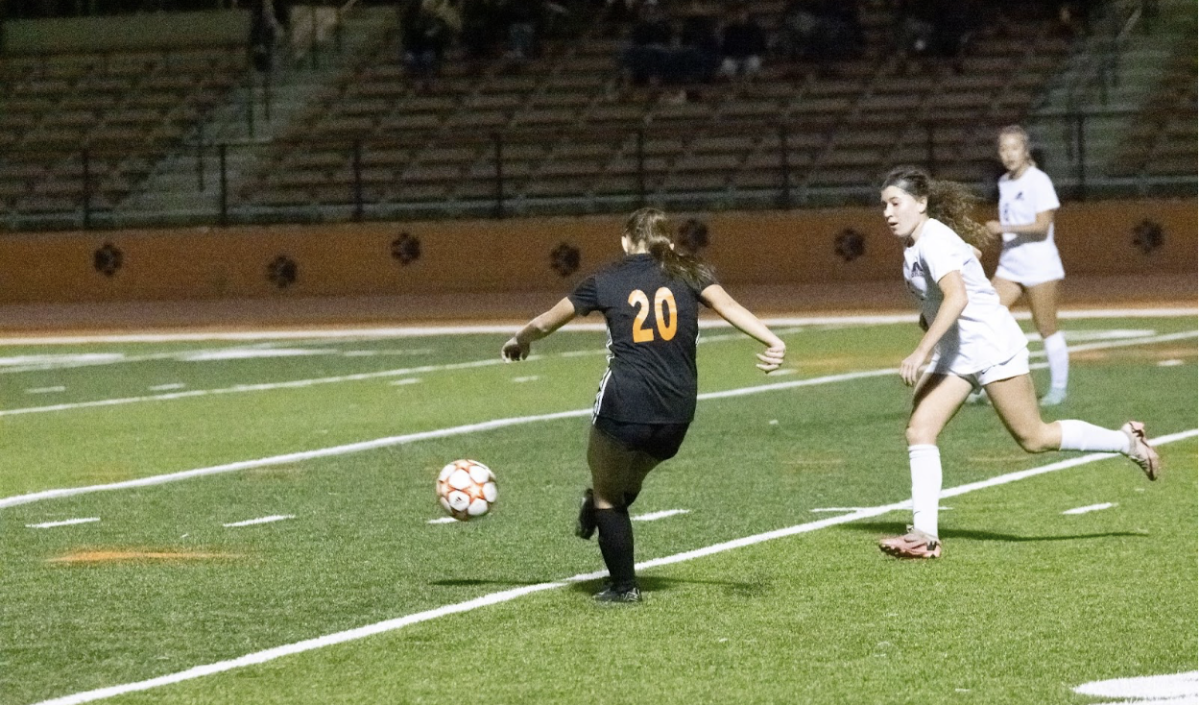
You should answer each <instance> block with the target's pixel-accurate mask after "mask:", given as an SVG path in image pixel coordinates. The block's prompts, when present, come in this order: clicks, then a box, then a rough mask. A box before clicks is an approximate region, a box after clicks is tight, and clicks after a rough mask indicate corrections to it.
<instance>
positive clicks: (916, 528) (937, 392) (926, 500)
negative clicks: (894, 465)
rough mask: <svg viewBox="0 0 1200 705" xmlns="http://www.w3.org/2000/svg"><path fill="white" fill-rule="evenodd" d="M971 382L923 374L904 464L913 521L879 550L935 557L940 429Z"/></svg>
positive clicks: (900, 555) (937, 552)
mask: <svg viewBox="0 0 1200 705" xmlns="http://www.w3.org/2000/svg"><path fill="white" fill-rule="evenodd" d="M970 393H971V383H970V382H968V381H967V380H965V379H963V378H961V377H957V376H954V375H943V374H926V375H924V376H923V377H922V378H921V380H920V381H919V382H917V389H916V392H915V393H914V395H913V410H912V415H911V416H910V417H909V419H908V428H907V429H906V430H905V432H904V435H905V440H907V441H908V465H909V471H910V473H911V475H912V505H913V523H912V526H910V527H908V531H907V532H905V534H904V535H902V536H892V537H888V538H885V539H882V540H881V541H880V542H879V550H881V551H883V552H884V553H886V554H888V555H891V556H896V557H897V558H938V557H940V556H941V555H942V543H941V541H940V540H939V539H938V501H939V499H940V497H941V493H942V458H941V452H940V451H939V450H938V447H937V440H938V436H939V435H940V434H941V432H942V429H944V428H945V427H946V424H948V423H949V422H950V419H952V418H954V414H956V413H957V412H958V410H959V408H960V407H961V406H962V404H963V402H964V401H965V400H966V398H967V395H968V394H970Z"/></svg>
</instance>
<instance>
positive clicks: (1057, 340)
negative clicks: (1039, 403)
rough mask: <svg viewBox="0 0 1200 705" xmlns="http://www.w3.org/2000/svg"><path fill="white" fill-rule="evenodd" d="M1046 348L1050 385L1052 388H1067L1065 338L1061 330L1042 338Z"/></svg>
mask: <svg viewBox="0 0 1200 705" xmlns="http://www.w3.org/2000/svg"><path fill="white" fill-rule="evenodd" d="M1042 345H1043V346H1044V347H1045V348H1046V361H1047V362H1049V363H1050V387H1051V388H1053V389H1066V388H1067V368H1068V366H1069V360H1068V357H1067V340H1066V338H1064V337H1063V334H1062V331H1061V330H1060V331H1058V332H1057V333H1055V334H1054V335H1052V336H1050V337H1049V338H1044V339H1043V340H1042Z"/></svg>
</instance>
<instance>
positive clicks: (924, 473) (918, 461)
mask: <svg viewBox="0 0 1200 705" xmlns="http://www.w3.org/2000/svg"><path fill="white" fill-rule="evenodd" d="M908 469H909V472H910V473H911V474H912V505H913V528H914V529H916V530H917V531H924V532H925V533H927V534H929V535H930V536H934V537H936V536H937V535H938V500H939V499H940V498H941V494H942V454H941V451H939V450H938V447H937V446H933V445H913V446H909V447H908Z"/></svg>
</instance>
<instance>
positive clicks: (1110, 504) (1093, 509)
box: [1063, 502, 1117, 514]
mask: <svg viewBox="0 0 1200 705" xmlns="http://www.w3.org/2000/svg"><path fill="white" fill-rule="evenodd" d="M1115 506H1117V505H1116V504H1115V503H1114V502H1105V503H1103V504H1089V505H1088V506H1086V507H1075V508H1074V509H1068V510H1067V511H1065V512H1063V514H1087V513H1088V512H1098V511H1100V510H1101V509H1111V508H1112V507H1115Z"/></svg>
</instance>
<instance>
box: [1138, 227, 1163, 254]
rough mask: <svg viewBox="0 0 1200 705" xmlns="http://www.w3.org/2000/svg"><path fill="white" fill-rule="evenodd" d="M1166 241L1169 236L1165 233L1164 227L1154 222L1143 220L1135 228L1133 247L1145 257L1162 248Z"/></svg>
mask: <svg viewBox="0 0 1200 705" xmlns="http://www.w3.org/2000/svg"><path fill="white" fill-rule="evenodd" d="M1166 241H1167V234H1166V233H1165V232H1163V226H1162V225H1160V224H1158V223H1155V222H1154V221H1152V220H1143V221H1142V222H1140V223H1138V224H1137V225H1135V226H1133V246H1134V247H1136V248H1138V249H1139V250H1141V251H1142V254H1144V255H1148V254H1150V253H1151V252H1152V251H1154V250H1157V249H1158V248H1160V247H1162V246H1163V244H1164V243H1165V242H1166Z"/></svg>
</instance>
